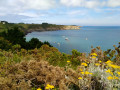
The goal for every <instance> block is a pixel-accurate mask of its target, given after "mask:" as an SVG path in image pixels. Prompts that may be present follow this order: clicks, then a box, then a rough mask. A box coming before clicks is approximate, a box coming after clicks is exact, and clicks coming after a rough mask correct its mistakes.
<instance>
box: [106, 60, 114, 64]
mask: <svg viewBox="0 0 120 90" xmlns="http://www.w3.org/2000/svg"><path fill="white" fill-rule="evenodd" d="M105 63H106V64H110V63H113V62H112V61H110V60H108V61H107V62H105Z"/></svg>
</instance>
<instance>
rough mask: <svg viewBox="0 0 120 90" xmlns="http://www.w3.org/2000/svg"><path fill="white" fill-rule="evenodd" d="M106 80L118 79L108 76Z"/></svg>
mask: <svg viewBox="0 0 120 90" xmlns="http://www.w3.org/2000/svg"><path fill="white" fill-rule="evenodd" d="M107 79H108V80H113V79H118V77H116V76H113V77H111V76H109V77H107Z"/></svg>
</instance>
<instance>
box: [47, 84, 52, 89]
mask: <svg viewBox="0 0 120 90" xmlns="http://www.w3.org/2000/svg"><path fill="white" fill-rule="evenodd" d="M53 88H54V86H53V85H49V84H47V86H46V87H45V89H53Z"/></svg>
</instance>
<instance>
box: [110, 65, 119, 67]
mask: <svg viewBox="0 0 120 90" xmlns="http://www.w3.org/2000/svg"><path fill="white" fill-rule="evenodd" d="M110 66H111V67H112V68H119V66H118V65H114V64H112V65H110Z"/></svg>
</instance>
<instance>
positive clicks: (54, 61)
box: [0, 45, 120, 90]
mask: <svg viewBox="0 0 120 90" xmlns="http://www.w3.org/2000/svg"><path fill="white" fill-rule="evenodd" d="M116 48H117V47H116ZM18 49H20V46H19V45H16V46H14V48H13V49H12V50H9V51H4V50H0V88H1V90H6V89H7V90H10V89H12V90H19V89H21V90H36V89H37V88H41V89H42V90H48V89H45V88H49V87H48V86H47V84H49V85H52V86H54V89H50V90H69V89H70V90H86V89H87V90H88V89H90V90H93V89H94V90H110V89H111V90H114V89H115V90H119V89H120V84H119V82H120V56H119V55H118V53H117V51H116V50H115V52H116V53H114V57H112V55H111V53H112V51H110V52H107V54H106V52H103V51H102V50H101V49H100V48H99V47H97V48H95V49H92V50H91V54H89V55H88V56H86V54H85V53H80V52H78V51H76V50H73V51H72V55H69V54H65V53H60V52H59V51H58V50H57V49H56V48H54V47H49V46H48V45H43V46H42V47H41V48H39V49H37V48H36V49H34V50H25V49H21V50H18ZM118 49H119V50H120V48H118ZM109 54H110V55H109ZM108 58H113V59H112V60H113V61H110V60H109V59H108Z"/></svg>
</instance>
